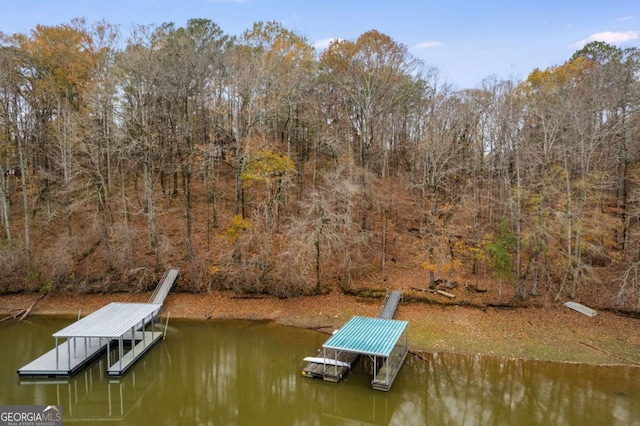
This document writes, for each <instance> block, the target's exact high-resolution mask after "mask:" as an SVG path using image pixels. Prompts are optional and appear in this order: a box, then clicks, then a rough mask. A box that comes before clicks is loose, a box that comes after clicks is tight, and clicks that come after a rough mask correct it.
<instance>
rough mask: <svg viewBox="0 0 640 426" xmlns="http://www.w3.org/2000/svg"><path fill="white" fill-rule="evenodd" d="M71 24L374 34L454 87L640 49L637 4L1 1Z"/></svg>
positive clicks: (17, 22) (623, 0) (17, 25)
mask: <svg viewBox="0 0 640 426" xmlns="http://www.w3.org/2000/svg"><path fill="white" fill-rule="evenodd" d="M73 18H85V19H86V20H87V22H89V23H93V22H96V21H99V20H103V19H104V20H106V21H107V22H109V23H111V24H117V25H119V26H120V27H121V29H122V30H123V32H127V31H129V30H130V29H131V28H132V27H133V26H134V25H160V24H162V23H165V22H173V23H175V24H176V25H177V26H183V25H185V24H186V22H187V21H188V20H189V19H191V18H206V19H210V20H212V21H213V22H215V23H216V24H217V25H218V26H219V27H220V28H221V29H222V30H223V31H224V32H225V33H226V34H229V35H240V34H242V32H243V31H245V30H247V29H249V28H251V27H252V26H253V23H255V22H258V21H278V22H280V23H281V24H282V25H283V26H284V27H285V28H287V29H289V30H292V31H294V32H296V33H297V34H299V35H302V36H304V37H306V38H307V40H308V41H309V43H310V44H312V45H314V46H316V47H317V48H318V49H324V48H325V47H326V46H327V45H328V43H329V41H330V40H333V39H341V40H353V41H355V40H356V39H357V38H358V36H360V35H361V34H363V33H365V32H366V31H369V30H377V31H379V32H381V33H384V34H386V35H388V36H390V37H391V38H392V39H393V40H394V41H395V42H397V43H402V44H404V45H406V46H407V47H408V49H409V52H410V53H411V54H412V55H413V56H415V57H416V58H418V59H420V60H422V61H423V62H424V64H425V65H426V66H428V67H435V68H437V69H438V71H439V73H440V76H441V78H442V79H443V80H444V81H446V82H448V83H450V84H451V85H452V86H453V87H454V88H455V89H465V88H474V87H480V85H481V84H482V81H483V80H484V79H487V78H498V79H512V80H524V79H526V78H527V76H528V75H529V73H530V72H531V71H533V70H534V69H535V68H540V69H545V68H548V67H550V66H554V65H561V64H562V63H564V62H565V61H567V60H568V59H569V58H570V57H571V55H572V54H573V53H574V52H575V51H576V50H578V49H580V48H581V47H582V46H583V45H584V44H585V43H587V42H589V41H593V40H598V41H605V42H607V43H610V44H613V45H615V46H618V47H622V48H627V47H640V0H598V1H596V0H580V1H576V0H510V1H508V0H475V1H474V0H469V1H464V0H449V1H447V0H442V1H434V0H422V1H420V0H386V1H383V0H183V1H172V0H18V1H17V0H0V32H2V33H4V34H14V33H24V34H28V33H29V32H30V31H31V30H32V29H34V28H35V26H36V25H38V24H41V25H58V24H63V23H68V22H70V21H71V19H73Z"/></svg>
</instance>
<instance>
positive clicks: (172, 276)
mask: <svg viewBox="0 0 640 426" xmlns="http://www.w3.org/2000/svg"><path fill="white" fill-rule="evenodd" d="M179 274H180V269H178V268H168V269H167V270H166V271H165V273H164V275H163V276H162V279H161V280H160V282H159V283H158V285H157V286H156V289H155V290H154V291H153V293H152V294H151V297H150V298H149V303H152V304H154V305H162V304H163V303H164V299H166V298H167V295H168V294H169V290H171V287H173V283H175V282H176V279H177V278H178V275H179Z"/></svg>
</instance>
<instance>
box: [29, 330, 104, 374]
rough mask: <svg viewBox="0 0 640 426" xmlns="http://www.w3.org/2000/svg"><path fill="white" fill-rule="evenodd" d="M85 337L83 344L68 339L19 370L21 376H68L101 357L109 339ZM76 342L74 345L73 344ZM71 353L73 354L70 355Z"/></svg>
mask: <svg viewBox="0 0 640 426" xmlns="http://www.w3.org/2000/svg"><path fill="white" fill-rule="evenodd" d="M100 340H101V339H86V341H87V344H86V345H85V339H83V341H82V342H81V344H79V345H78V344H77V342H76V341H75V340H74V341H70V340H67V341H65V342H63V343H61V344H60V345H58V346H56V347H55V348H53V349H51V350H50V351H49V352H47V353H45V354H44V355H42V356H41V357H39V358H36V359H35V360H33V361H31V362H30V363H29V364H27V365H25V366H24V367H22V368H21V369H19V370H18V374H19V375H20V377H68V376H71V375H73V374H74V373H75V372H76V371H78V370H80V369H81V368H83V367H84V366H85V365H86V364H88V363H90V362H92V361H94V360H95V359H96V358H98V357H100V356H101V355H102V354H103V353H104V351H105V349H106V348H107V341H106V340H103V341H100ZM72 342H73V343H76V344H75V347H74V345H73V344H72ZM69 355H71V356H69Z"/></svg>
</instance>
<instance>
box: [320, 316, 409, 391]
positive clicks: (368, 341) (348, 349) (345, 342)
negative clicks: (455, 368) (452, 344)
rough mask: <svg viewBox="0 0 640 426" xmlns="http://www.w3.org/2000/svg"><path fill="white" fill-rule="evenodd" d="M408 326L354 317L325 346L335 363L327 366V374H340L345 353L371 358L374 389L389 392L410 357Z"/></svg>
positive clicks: (329, 358) (402, 323)
mask: <svg viewBox="0 0 640 426" xmlns="http://www.w3.org/2000/svg"><path fill="white" fill-rule="evenodd" d="M407 325H408V323H407V321H399V320H393V319H385V318H369V317H361V316H354V317H352V318H351V319H350V320H349V321H348V322H347V323H346V324H345V325H344V326H343V327H342V328H340V329H339V330H338V331H337V332H336V333H335V334H334V335H333V336H331V338H330V339H329V340H327V341H326V342H325V343H324V344H323V345H322V350H323V357H324V358H325V359H327V360H332V361H334V362H332V363H330V362H325V363H324V366H323V368H324V372H325V374H328V375H331V373H334V374H336V375H337V374H339V372H338V368H339V363H338V362H337V361H338V360H339V357H340V356H341V354H343V353H350V354H358V355H367V356H369V357H370V358H371V360H372V362H373V380H372V382H371V384H372V386H373V388H374V389H377V390H383V391H388V390H389V389H391V385H392V384H393V381H394V380H395V378H396V376H397V375H398V371H400V367H401V366H402V363H403V361H404V359H405V357H406V356H407V352H408V348H407V334H406V328H407ZM327 370H328V371H327ZM331 370H334V371H333V372H332V371H331Z"/></svg>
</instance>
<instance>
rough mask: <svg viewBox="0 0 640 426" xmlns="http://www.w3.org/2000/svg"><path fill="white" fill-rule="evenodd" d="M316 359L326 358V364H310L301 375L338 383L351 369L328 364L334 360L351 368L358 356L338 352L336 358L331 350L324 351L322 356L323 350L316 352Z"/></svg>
mask: <svg viewBox="0 0 640 426" xmlns="http://www.w3.org/2000/svg"><path fill="white" fill-rule="evenodd" d="M317 357H319V358H326V359H327V360H328V362H326V363H317V362H310V363H308V364H307V366H306V367H305V368H304V369H303V370H302V375H303V376H305V377H317V378H320V379H324V380H326V381H329V382H338V381H340V380H341V379H342V378H343V377H345V376H346V375H347V373H349V369H350V368H351V367H347V366H337V365H330V362H331V361H333V360H336V361H340V362H345V363H347V364H349V366H352V365H353V364H355V362H356V361H357V360H358V358H359V357H360V355H359V354H356V353H353V352H340V353H339V354H338V356H336V352H335V351H334V350H333V349H328V350H327V351H326V354H324V356H323V350H322V349H320V351H318V355H317Z"/></svg>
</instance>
